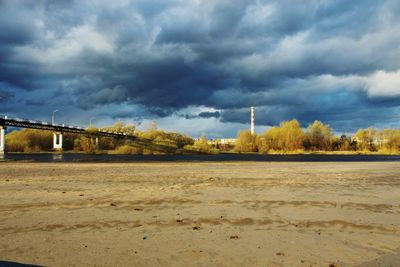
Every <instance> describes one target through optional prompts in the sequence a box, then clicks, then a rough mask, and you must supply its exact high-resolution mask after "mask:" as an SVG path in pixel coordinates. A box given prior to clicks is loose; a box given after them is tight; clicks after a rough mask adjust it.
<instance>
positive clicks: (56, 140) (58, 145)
mask: <svg viewBox="0 0 400 267" xmlns="http://www.w3.org/2000/svg"><path fill="white" fill-rule="evenodd" d="M62 143H63V135H62V133H53V148H54V149H56V150H62Z"/></svg>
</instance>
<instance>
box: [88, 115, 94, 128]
mask: <svg viewBox="0 0 400 267" xmlns="http://www.w3.org/2000/svg"><path fill="white" fill-rule="evenodd" d="M93 119H94V117H91V118H90V119H89V128H92V120H93Z"/></svg>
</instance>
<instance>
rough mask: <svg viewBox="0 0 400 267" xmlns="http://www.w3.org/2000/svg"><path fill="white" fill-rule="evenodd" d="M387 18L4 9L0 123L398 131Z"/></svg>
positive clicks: (350, 12)
mask: <svg viewBox="0 0 400 267" xmlns="http://www.w3.org/2000/svg"><path fill="white" fill-rule="evenodd" d="M398 14H400V3H399V1H396V0H387V1H367V0H362V1H345V0H342V1H317V0H315V1H312V0H308V1H301V2H299V1H293V0H292V1H288V0H283V1H282V0H279V1H278V0H276V1H263V0H248V1H244V0H241V1H235V3H233V2H232V1H228V0H211V1H188V0H170V1H165V0H157V1H145V0H143V1H128V0H116V1H105V0H104V1H89V0H88V1H44V0H43V1H40V0H39V1H33V0H31V1H29V0H28V1H13V0H8V1H7V0H5V1H1V2H0V103H1V105H0V113H7V114H10V115H18V116H24V117H30V116H32V115H31V114H35V116H37V117H39V118H47V117H48V116H49V115H48V114H50V113H51V112H52V110H54V109H60V110H63V114H64V116H66V117H68V120H71V121H75V122H77V123H86V121H87V120H88V118H89V117H93V116H98V117H99V118H101V120H102V121H104V122H108V121H110V120H112V119H115V118H119V119H121V118H122V119H124V118H130V117H131V116H132V117H134V120H143V119H153V118H169V119H168V120H165V121H168V123H170V122H171V121H173V118H185V119H186V120H187V122H188V123H191V121H192V122H193V123H194V124H198V123H205V122H207V120H210V119H216V120H219V122H220V123H222V124H224V123H225V124H232V123H239V125H240V123H248V121H249V107H250V106H256V110H257V113H256V122H257V123H258V124H260V125H274V124H277V123H279V122H280V121H281V120H288V119H292V118H297V119H299V120H300V121H301V123H302V124H303V125H304V126H306V124H307V123H310V122H311V121H313V120H315V119H319V120H323V121H326V122H327V123H329V124H331V125H332V126H333V127H334V128H336V129H337V130H338V131H353V130H354V129H356V128H357V127H366V126H369V125H372V126H376V127H387V126H391V127H396V126H397V127H399V126H400V124H399V123H398V121H400V120H399V119H400V118H399V116H400V115H399V114H400V113H399V112H400V108H399V104H400V46H399V43H400V27H399V26H400V15H398ZM199 109H200V110H199ZM60 113H61V112H60ZM201 119H204V120H205V121H201ZM180 123H182V122H180ZM177 125H178V123H177ZM235 125H236V124H235ZM177 127H178V126H177ZM193 127H194V128H195V127H196V125H194V126H193ZM210 127H212V126H211V125H210ZM228 128H229V127H227V129H228ZM201 129H202V131H204V127H202V128H201ZM229 129H231V128H229ZM176 130H179V129H176ZM213 133H215V130H213ZM225 133H226V132H224V131H223V130H222V129H221V134H225ZM200 134H201V133H200ZM233 134H234V133H233ZM229 135H232V134H231V133H229Z"/></svg>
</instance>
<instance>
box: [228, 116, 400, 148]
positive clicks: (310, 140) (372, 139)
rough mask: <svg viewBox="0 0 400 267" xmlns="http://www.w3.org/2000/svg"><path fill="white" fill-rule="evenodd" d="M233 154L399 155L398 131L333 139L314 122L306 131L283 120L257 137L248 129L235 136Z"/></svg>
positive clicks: (294, 122) (326, 128)
mask: <svg viewBox="0 0 400 267" xmlns="http://www.w3.org/2000/svg"><path fill="white" fill-rule="evenodd" d="M234 150H235V151H236V152H241V153H242V152H258V153H261V154H270V153H302V152H304V151H325V152H327V151H342V152H345V151H349V152H351V151H353V152H357V151H358V152H363V153H368V152H380V153H388V154H392V153H399V152H400V130H395V129H385V130H376V129H373V128H368V129H359V130H358V131H357V132H356V133H355V134H354V135H352V136H350V135H345V134H342V135H341V136H336V135H334V133H333V130H332V128H331V127H330V126H329V125H327V124H324V123H322V122H321V121H318V120H317V121H314V122H313V123H312V124H310V125H309V126H308V127H307V128H306V129H305V130H303V129H302V128H301V125H300V123H299V122H298V121H297V120H291V121H284V122H282V123H281V124H280V125H279V126H276V127H272V128H270V129H268V130H267V131H265V133H263V134H260V135H256V134H254V135H253V134H251V132H250V131H249V130H245V131H241V132H239V134H238V137H237V141H236V143H235V146H234Z"/></svg>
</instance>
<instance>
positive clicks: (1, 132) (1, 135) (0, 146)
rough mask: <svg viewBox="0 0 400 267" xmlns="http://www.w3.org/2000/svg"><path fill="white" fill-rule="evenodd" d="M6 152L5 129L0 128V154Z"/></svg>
mask: <svg viewBox="0 0 400 267" xmlns="http://www.w3.org/2000/svg"><path fill="white" fill-rule="evenodd" d="M5 151H6V127H4V126H0V154H4V152H5Z"/></svg>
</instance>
